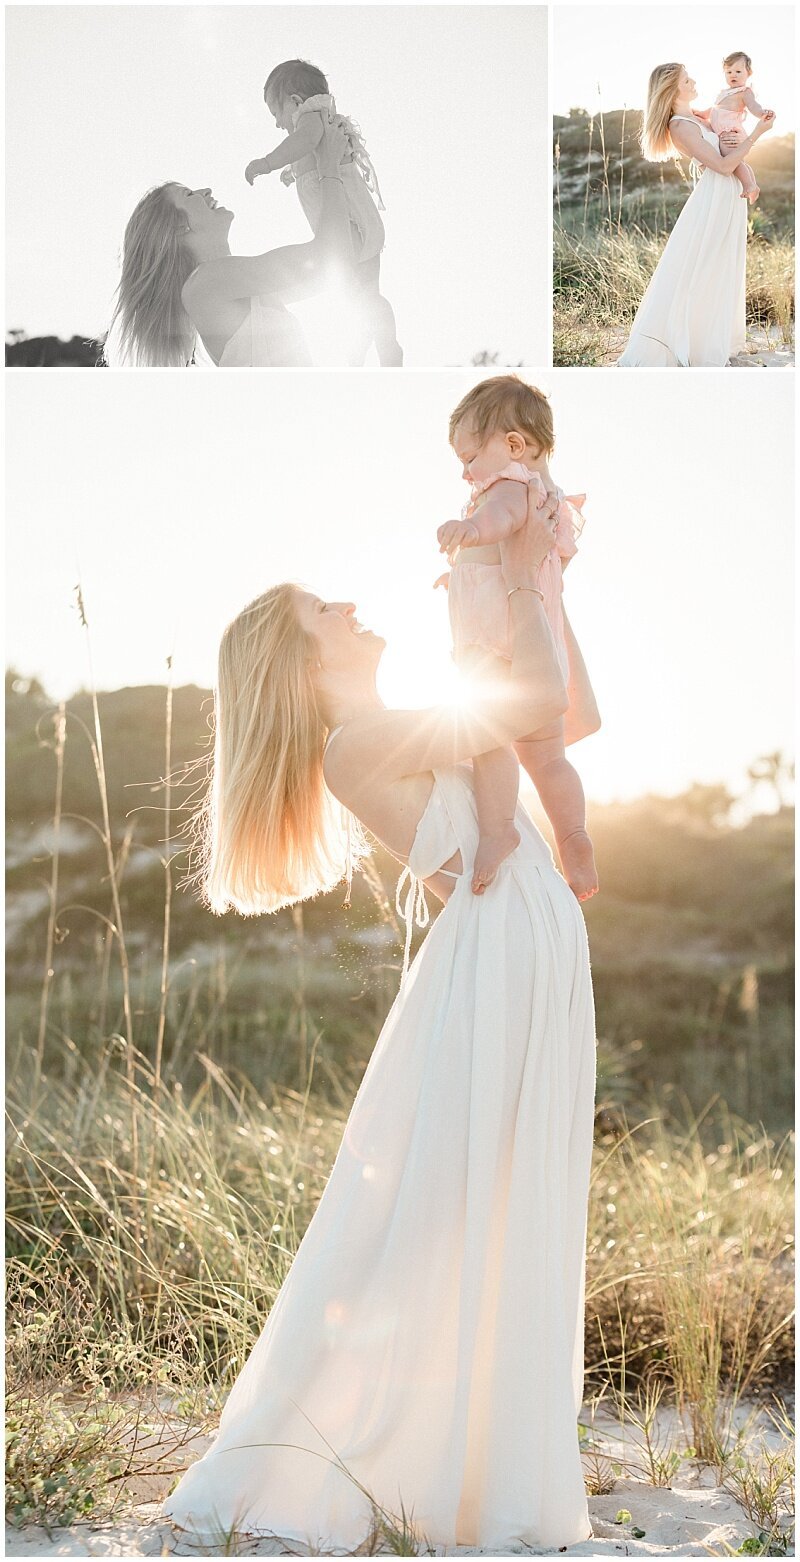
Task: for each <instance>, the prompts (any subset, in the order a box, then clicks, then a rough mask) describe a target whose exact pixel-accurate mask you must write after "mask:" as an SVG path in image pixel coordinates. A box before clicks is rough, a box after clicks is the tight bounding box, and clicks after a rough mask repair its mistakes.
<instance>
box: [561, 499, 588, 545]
mask: <svg viewBox="0 0 800 1562" xmlns="http://www.w3.org/2000/svg"><path fill="white" fill-rule="evenodd" d="M559 493H561V490H560V489H559ZM585 503H586V495H585V494H563V495H562V497H561V503H560V505H559V507H558V524H557V526H556V548H557V549H558V552H559V555H560V556H561V558H562V559H574V557H575V554H576V553H577V551H578V538H579V537H580V534H581V532H582V531H583V528H584V525H585V520H584V517H583V515H582V513H581V511H582V509H583V506H584V505H585Z"/></svg>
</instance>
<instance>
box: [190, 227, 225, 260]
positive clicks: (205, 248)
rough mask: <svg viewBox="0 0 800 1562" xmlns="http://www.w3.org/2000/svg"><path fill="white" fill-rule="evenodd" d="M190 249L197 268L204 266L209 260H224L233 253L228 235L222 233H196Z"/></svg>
mask: <svg viewBox="0 0 800 1562" xmlns="http://www.w3.org/2000/svg"><path fill="white" fill-rule="evenodd" d="M189 248H190V251H191V254H192V255H193V256H194V263H195V265H196V266H202V265H204V264H205V262H206V261H207V260H222V259H223V258H224V257H225V256H226V255H230V252H231V247H230V244H229V243H228V237H227V234H220V233H208V234H199V233H195V234H193V236H192V243H191V245H190V246H189Z"/></svg>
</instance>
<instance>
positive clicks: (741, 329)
mask: <svg viewBox="0 0 800 1562" xmlns="http://www.w3.org/2000/svg"><path fill="white" fill-rule="evenodd" d="M696 97H697V87H696V84H695V83H694V81H693V80H692V78H691V76H690V75H689V74H688V72H687V70H686V67H685V66H684V65H657V66H656V68H655V70H654V71H653V72H652V74H651V76H650V82H649V85H648V89H647V106H646V108H645V115H644V123H643V126H642V138H641V140H642V151H643V152H644V155H645V157H646V158H648V160H649V161H650V162H655V163H663V162H666V161H668V160H669V158H671V157H680V156H685V157H689V158H691V159H692V163H693V171H694V172H696V171H697V170H698V169H699V170H700V171H701V177H700V178H699V180H698V182H697V183H696V184H695V187H694V190H693V191H692V194H691V195H690V196H689V199H688V201H687V202H686V205H685V206H684V207H683V210H682V211H681V213H680V215H679V217H678V220H677V222H676V224H675V226H674V228H673V230H672V232H671V234H670V236H669V238H668V240H667V244H666V248H665V250H664V253H663V255H662V256H661V259H660V261H659V263H658V265H657V267H656V269H655V271H654V273H653V275H652V277H651V278H650V282H649V284H648V286H647V289H646V291H645V294H644V297H643V298H642V302H641V304H640V305H639V308H638V310H637V312H636V318H635V320H634V322H633V328H632V330H631V334H630V336H629V338H628V344H627V346H626V348H625V351H624V352H623V354H622V357H621V358H620V359H619V363H620V364H621V365H622V367H623V368H655V369H668V368H678V367H681V368H699V367H703V366H705V367H717V368H719V367H721V366H723V365H724V364H726V363H727V362H728V360H729V358H730V357H732V356H733V355H734V354H735V353H738V352H741V351H742V349H743V348H744V345H745V255H746V248H747V206H746V203H745V202H743V201H742V200H741V199H740V195H741V191H740V189H739V184H738V181H737V179H736V178H735V177H734V175H735V172H736V169H737V168H738V167H739V165H740V163H741V162H742V159H743V158H745V157H746V156H747V153H748V152H749V151H750V149H751V147H753V146H754V145H755V143H756V141H758V139H759V137H760V136H763V135H764V134H765V132H766V131H767V130H770V129H771V128H772V124H773V120H774V118H775V116H774V114H772V113H771V112H770V111H767V112H766V113H764V114H763V115H762V116H761V118H760V119H759V121H758V123H757V125H756V126H755V128H754V130H753V131H752V132H751V134H750V135H749V136H747V137H746V138H745V139H744V140H743V141H742V140H740V139H737V135H736V133H729V134H728V135H727V136H725V135H720V136H719V138H718V137H717V136H716V135H715V134H714V131H713V130H711V128H710V127H709V126H708V125H707V124H704V122H703V121H702V120H701V119H698V118H696V116H695V115H694V114H693V113H692V104H693V102H694V100H695V98H696Z"/></svg>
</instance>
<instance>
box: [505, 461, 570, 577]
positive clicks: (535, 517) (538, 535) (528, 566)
mask: <svg viewBox="0 0 800 1562" xmlns="http://www.w3.org/2000/svg"><path fill="white" fill-rule="evenodd" d="M558 503H559V501H558V494H554V493H549V494H542V493H540V492H539V491H538V489H536V488H534V487H532V486H530V485H529V487H528V519H527V520H526V522H525V524H524V526H520V527H519V528H518V530H517V531H515V532H512V533H511V536H510V537H507V538H506V540H505V542H501V543H500V563H501V565H502V569H503V577H504V579H505V583H506V588H507V590H508V591H513V590H514V589H515V587H517V586H534V587H535V586H536V583H537V581H538V578H539V570H540V568H541V566H542V564H543V563H544V561H545V559H546V558H547V555H548V553H549V552H550V549H551V548H552V546H553V544H554V542H555V540H556V525H557V517H558Z"/></svg>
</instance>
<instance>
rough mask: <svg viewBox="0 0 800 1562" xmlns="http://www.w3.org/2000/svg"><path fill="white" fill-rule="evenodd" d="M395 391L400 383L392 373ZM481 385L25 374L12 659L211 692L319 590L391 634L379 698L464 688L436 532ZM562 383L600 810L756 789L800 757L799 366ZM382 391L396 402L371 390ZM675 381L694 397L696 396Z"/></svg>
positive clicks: (50, 673) (386, 377)
mask: <svg viewBox="0 0 800 1562" xmlns="http://www.w3.org/2000/svg"><path fill="white" fill-rule="evenodd" d="M376 374H377V376H378V378H377V379H376ZM476 377H479V376H476V375H475V374H474V373H473V372H469V371H466V372H460V371H456V372H451V373H439V374H414V375H406V374H385V373H384V374H381V373H380V371H375V372H374V373H369V372H362V373H351V374H347V373H338V372H335V371H329V372H324V373H319V374H308V373H305V374H303V373H302V372H296V373H294V374H288V373H270V372H268V371H266V372H262V373H260V374H258V375H254V374H251V373H247V372H244V373H241V374H236V373H232V374H231V375H229V376H227V378H226V381H225V389H226V395H225V396H224V397H220V396H219V394H218V390H219V382H218V380H217V379H216V377H215V376H213V375H205V374H200V373H195V374H188V375H183V376H181V377H180V379H179V380H176V378H175V377H174V376H171V375H170V374H169V373H168V371H164V372H163V373H162V374H147V375H144V374H142V375H124V374H121V375H120V374H118V375H115V376H114V380H113V390H114V394H113V396H110V395H109V380H110V376H109V375H107V374H95V375H91V374H90V375H79V374H69V375H68V376H62V375H59V374H57V373H53V374H48V375H41V374H35V373H17V374H13V375H12V374H9V375H8V376H7V408H8V424H9V427H8V442H7V448H8V451H9V455H10V470H9V505H8V538H9V560H8V563H9V588H10V589H9V604H8V646H7V655H8V660H9V661H10V662H12V663H13V664H14V665H16V666H17V667H18V668H19V669H20V671H21V672H23V673H25V674H27V675H31V674H36V675H38V676H39V677H40V678H41V679H42V681H43V683H44V684H45V687H46V688H47V689H48V691H49V692H50V693H51V694H52V695H54V696H61V695H68V694H70V693H72V692H73V691H74V690H75V689H76V688H77V687H79V686H80V685H81V684H82V683H83V682H84V681H85V679H86V659H85V656H86V647H85V644H84V636H83V634H82V632H81V630H80V627H79V624H78V619H77V615H76V612H75V609H74V605H73V601H74V598H73V588H74V586H75V583H76V581H77V580H78V577H79V574H80V578H81V580H82V582H83V590H84V595H85V599H86V608H87V612H88V617H89V620H90V625H91V635H92V641H93V655H94V662H95V674H96V678H97V682H98V684H99V686H100V687H102V688H106V689H110V688H115V687H118V686H121V685H124V684H137V683H162V682H163V681H164V679H165V675H166V658H167V657H168V656H169V655H170V654H174V677H175V679H176V681H177V682H178V683H188V682H192V681H194V682H197V683H199V684H201V685H204V686H209V685H211V684H212V683H213V680H214V666H215V654H216V645H217V640H218V637H219V634H220V631H221V629H222V627H223V626H224V624H225V622H226V621H227V619H228V618H229V617H230V616H231V615H232V614H233V613H234V612H236V611H237V609H238V608H239V607H241V606H242V605H243V604H244V603H245V602H246V601H247V600H249V599H250V598H251V597H253V596H255V595H256V594H257V593H258V592H259V591H261V590H263V589H264V588H265V587H266V586H267V585H269V584H271V583H273V582H275V581H278V580H281V579H284V578H295V579H301V580H304V581H305V582H306V583H307V584H309V585H310V586H311V587H312V588H313V589H314V590H315V591H317V592H318V593H319V594H320V595H321V596H323V597H325V598H329V599H332V600H339V599H343V598H349V599H352V600H354V601H355V602H356V604H357V606H358V610H359V615H360V617H361V619H362V621H363V622H364V623H365V624H366V625H367V626H369V627H372V628H375V629H376V630H379V631H380V632H381V633H383V634H384V635H386V637H387V638H388V642H389V643H388V649H387V652H386V655H385V658H384V666H383V672H382V677H381V689H382V692H383V694H384V696H385V698H386V699H387V701H390V702H393V703H398V704H402V705H406V706H412V707H413V706H415V705H425V704H429V703H431V702H434V701H436V700H438V699H441V698H445V697H446V696H447V694H448V692H449V691H451V690H452V687H453V678H452V673H451V667H450V659H449V650H450V642H449V631H448V623H447V603H446V598H445V596H444V593H443V592H441V591H436V592H434V590H433V589H432V583H433V581H434V580H435V578H436V576H437V574H438V573H439V571H440V567H441V560H440V556H439V554H438V552H437V546H436V528H437V526H438V525H439V524H440V522H441V521H443V520H445V519H447V518H449V517H451V516H453V515H456V514H457V513H458V511H459V508H460V506H461V503H462V500H463V498H464V495H465V492H466V490H465V488H464V485H463V481H462V479H461V477H460V469H459V467H458V464H457V463H456V460H455V458H454V456H453V455H452V453H451V451H450V449H449V447H448V443H447V423H448V416H449V413H450V411H451V410H452V408H453V406H454V405H455V404H456V402H457V401H458V400H459V399H460V397H461V396H462V395H463V394H464V392H465V391H466V390H467V389H468V387H469V385H470V384H471V383H473V381H474V379H475V378H476ZM646 378H647V387H646V389H647V395H646V396H645V395H644V394H643V385H642V377H641V376H637V375H618V374H616V373H615V371H614V370H609V371H607V372H604V371H601V370H596V369H595V370H587V371H580V370H574V369H570V370H561V371H555V372H552V371H551V372H549V373H543V374H542V375H541V376H539V377H538V383H539V384H540V385H541V386H542V387H543V388H544V389H545V390H546V391H547V392H548V393H550V395H551V397H552V403H553V408H554V414H555V426H556V433H557V449H556V455H555V458H554V462H553V471H554V475H555V476H556V478H557V480H558V481H559V482H560V483H561V484H562V485H563V486H564V487H566V488H567V489H568V490H570V491H583V490H586V491H587V493H588V495H589V497H588V500H587V504H586V518H587V521H586V529H585V531H584V534H583V538H582V540H581V546H580V552H579V555H578V557H577V558H576V559H575V560H574V562H573V563H572V564H571V565H570V568H569V571H568V573H567V576H566V587H567V590H566V597H567V602H568V605H569V608H570V611H571V617H572V619H573V622H574V624H575V627H576V630H577V632H578V635H579V638H580V641H581V643H582V645H583V647H584V650H585V654H586V658H587V661H588V663H589V668H590V671H591V674H592V678H593V681H594V684H595V687H596V690H597V693H598V697H599V701H600V705H601V709H602V713H603V718H604V725H603V729H602V731H601V732H600V733H599V734H598V735H597V736H595V737H593V738H591V739H589V740H588V741H586V742H584V743H582V744H580V745H578V747H577V748H576V749H575V750H574V751H573V754H574V758H575V761H576V764H577V765H578V768H579V770H580V773H581V775H582V776H583V778H584V781H585V785H586V789H587V792H588V794H589V796H590V797H593V798H595V799H597V800H611V799H614V798H629V797H633V796H637V795H639V794H641V793H642V792H646V791H660V792H667V793H668V792H677V791H679V790H681V789H682V788H683V787H685V786H686V785H688V784H689V783H691V782H692V781H695V780H700V781H704V780H707V781H718V780H721V781H725V782H727V783H728V784H729V785H730V786H731V787H732V789H733V790H737V789H738V788H739V787H740V786H741V784H742V783H743V779H744V771H745V769H746V767H747V765H748V764H749V763H750V762H751V761H752V759H753V758H754V757H755V756H756V755H758V754H761V753H766V752H769V751H772V750H775V749H779V748H780V749H783V750H785V751H786V750H789V751H790V750H791V746H792V720H791V709H792V691H791V661H792V656H791V582H792V557H791V550H792V532H791V517H792V474H791V451H792V389H791V385H790V382H789V380H788V379H786V378H784V377H783V376H781V375H773V374H768V373H758V372H754V373H751V374H742V375H735V374H734V375H730V376H727V377H726V378H725V384H724V391H723V390H722V388H721V380H720V377H719V376H715V375H709V374H706V373H704V372H702V371H699V372H698V373H697V374H695V375H686V376H682V377H681V381H680V387H679V388H678V382H677V380H676V379H675V377H674V376H671V375H669V374H650V375H648V376H647V377H646ZM378 385H380V396H378V394H377V387H378ZM678 391H679V393H678Z"/></svg>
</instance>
